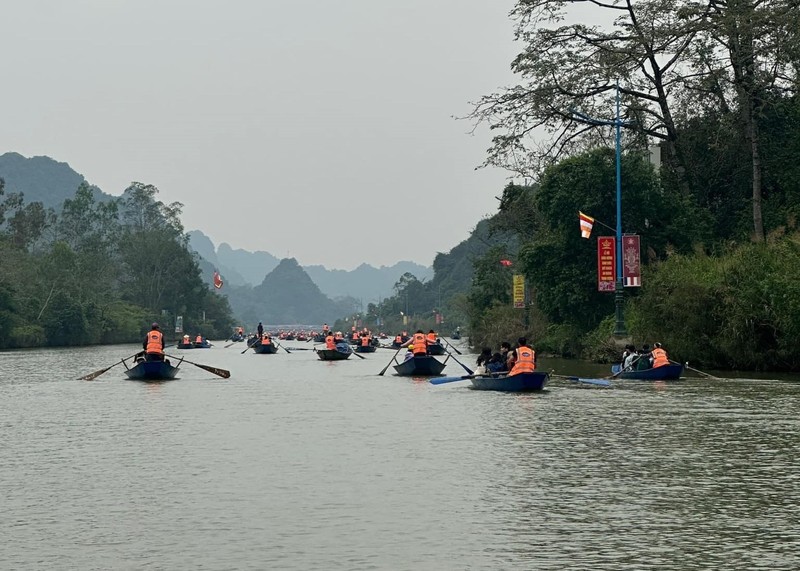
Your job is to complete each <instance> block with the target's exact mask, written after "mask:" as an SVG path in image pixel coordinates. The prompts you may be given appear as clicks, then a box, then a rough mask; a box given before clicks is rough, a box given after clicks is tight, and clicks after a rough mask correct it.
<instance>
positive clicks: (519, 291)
mask: <svg viewBox="0 0 800 571" xmlns="http://www.w3.org/2000/svg"><path fill="white" fill-rule="evenodd" d="M512 283H513V290H512V293H513V300H514V309H525V276H523V275H522V274H514V278H513V282H512Z"/></svg>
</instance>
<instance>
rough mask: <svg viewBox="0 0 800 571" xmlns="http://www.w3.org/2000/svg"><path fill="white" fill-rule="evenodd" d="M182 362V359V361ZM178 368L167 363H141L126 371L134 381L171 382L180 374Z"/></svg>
mask: <svg viewBox="0 0 800 571" xmlns="http://www.w3.org/2000/svg"><path fill="white" fill-rule="evenodd" d="M181 361H182V359H181ZM179 366H180V362H178V366H175V367H173V366H172V365H171V364H169V363H167V362H166V361H141V362H139V363H137V364H136V365H135V366H134V367H131V368H130V369H128V370H126V371H125V374H126V375H128V378H129V379H131V380H132V381H170V380H172V379H174V378H175V376H176V375H177V374H178V367H179Z"/></svg>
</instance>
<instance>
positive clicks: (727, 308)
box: [629, 236, 800, 370]
mask: <svg viewBox="0 0 800 571" xmlns="http://www.w3.org/2000/svg"><path fill="white" fill-rule="evenodd" d="M798 272H800V238H798V237H797V236H795V237H793V238H792V239H783V240H779V241H775V242H772V243H768V244H745V245H742V246H739V247H736V248H733V249H732V250H731V251H730V252H728V253H726V254H724V255H721V256H718V257H716V258H709V257H706V256H704V255H694V256H679V255H678V256H673V257H672V258H670V259H669V260H667V261H665V262H663V263H661V264H659V265H658V266H657V267H655V268H653V269H652V270H651V271H649V272H648V274H647V275H646V276H645V278H646V279H647V280H648V283H649V286H648V288H647V289H646V290H645V291H643V292H642V295H641V296H640V297H639V298H638V299H636V300H635V301H634V302H633V303H632V304H631V306H630V310H629V315H631V316H632V318H633V319H632V321H631V330H632V332H633V333H634V334H635V335H636V336H637V337H638V338H641V339H644V338H647V339H651V340H658V341H660V342H661V343H663V344H664V346H665V347H667V348H668V350H669V352H670V355H673V356H676V357H678V358H680V359H689V360H693V361H696V362H700V363H702V364H704V365H706V366H718V367H724V368H741V369H764V370H767V369H770V370H796V369H797V368H798V367H800V343H799V342H798V339H800V337H798V335H800V284H798V283H797V279H796V276H797V275H799V274H798ZM667 317H668V318H667Z"/></svg>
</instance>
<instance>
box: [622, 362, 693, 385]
mask: <svg viewBox="0 0 800 571" xmlns="http://www.w3.org/2000/svg"><path fill="white" fill-rule="evenodd" d="M621 368H622V365H620V364H619V363H616V364H614V365H612V366H611V373H612V374H613V376H614V377H616V378H618V379H637V380H640V381H677V380H678V379H679V378H680V377H681V374H683V364H681V363H670V364H669V365H664V366H663V367H655V368H652V369H642V370H641V371H624V372H620V370H621Z"/></svg>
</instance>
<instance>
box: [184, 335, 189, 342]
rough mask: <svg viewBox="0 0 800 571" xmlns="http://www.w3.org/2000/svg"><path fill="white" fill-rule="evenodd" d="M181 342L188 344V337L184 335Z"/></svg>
mask: <svg viewBox="0 0 800 571" xmlns="http://www.w3.org/2000/svg"><path fill="white" fill-rule="evenodd" d="M183 342H184V343H188V342H189V336H188V335H184V336H183Z"/></svg>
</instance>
